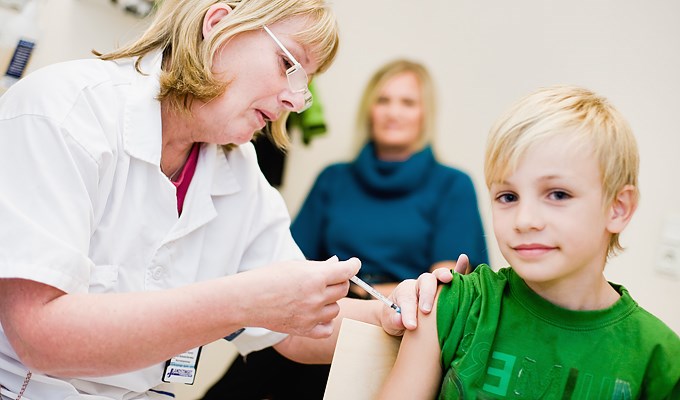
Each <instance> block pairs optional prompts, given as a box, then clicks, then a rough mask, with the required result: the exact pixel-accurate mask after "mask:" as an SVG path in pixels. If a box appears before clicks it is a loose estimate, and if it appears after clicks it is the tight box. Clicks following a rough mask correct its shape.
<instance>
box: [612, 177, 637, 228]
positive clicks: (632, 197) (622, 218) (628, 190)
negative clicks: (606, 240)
mask: <svg viewBox="0 0 680 400" xmlns="http://www.w3.org/2000/svg"><path fill="white" fill-rule="evenodd" d="M637 205H638V196H637V192H636V190H635V187H634V186H633V185H626V186H624V187H623V189H621V191H619V193H618V194H617V195H616V197H615V198H614V201H613V202H612V205H611V207H610V209H609V222H608V223H607V230H608V231H609V232H611V233H621V232H622V231H623V229H624V228H625V227H626V225H628V222H630V219H631V218H632V217H633V213H635V210H636V209H637Z"/></svg>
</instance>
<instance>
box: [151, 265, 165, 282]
mask: <svg viewBox="0 0 680 400" xmlns="http://www.w3.org/2000/svg"><path fill="white" fill-rule="evenodd" d="M162 276H163V267H161V266H158V267H156V268H154V269H153V271H151V277H152V278H153V279H155V280H157V281H158V280H160V279H161V277H162Z"/></svg>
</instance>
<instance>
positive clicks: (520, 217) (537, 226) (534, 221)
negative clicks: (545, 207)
mask: <svg viewBox="0 0 680 400" xmlns="http://www.w3.org/2000/svg"><path fill="white" fill-rule="evenodd" d="M543 226H544V223H543V218H541V212H540V207H539V206H538V205H537V204H534V203H531V202H527V201H523V202H520V204H518V205H517V213H516V215H515V230H517V231H518V232H527V231H531V230H541V229H543Z"/></svg>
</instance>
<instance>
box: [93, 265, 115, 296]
mask: <svg viewBox="0 0 680 400" xmlns="http://www.w3.org/2000/svg"><path fill="white" fill-rule="evenodd" d="M118 269H119V267H118V266H117V265H95V266H93V267H92V268H91V269H90V290H89V291H90V293H109V292H113V291H114V289H115V288H116V284H117V283H118Z"/></svg>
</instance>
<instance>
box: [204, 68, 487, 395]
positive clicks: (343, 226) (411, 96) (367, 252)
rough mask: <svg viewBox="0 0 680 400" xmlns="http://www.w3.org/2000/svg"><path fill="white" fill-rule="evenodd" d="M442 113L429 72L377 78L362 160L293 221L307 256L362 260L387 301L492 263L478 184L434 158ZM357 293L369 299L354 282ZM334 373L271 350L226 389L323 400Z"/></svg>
mask: <svg viewBox="0 0 680 400" xmlns="http://www.w3.org/2000/svg"><path fill="white" fill-rule="evenodd" d="M435 108H436V107H435V94H434V87H433V83H432V79H431V77H430V74H429V72H428V71H427V69H426V68H425V67H424V66H423V65H421V64H419V63H416V62H413V61H409V60H396V61H393V62H390V63H388V64H386V65H385V66H383V67H382V68H380V69H379V70H378V71H377V72H376V73H375V74H374V75H373V77H372V78H371V80H370V81H369V83H368V85H367V87H366V89H365V90H364V94H363V98H362V100H361V104H360V107H359V112H358V132H359V134H358V140H357V144H358V145H359V146H361V149H360V152H359V155H358V156H357V158H356V159H355V160H354V161H352V162H350V163H340V164H334V165H331V166H328V167H327V168H326V169H325V170H324V171H323V172H322V173H321V174H320V175H319V177H318V178H317V180H316V183H315V184H314V186H313V188H312V190H311V192H310V193H309V196H308V197H307V199H306V200H305V202H304V204H303V206H302V208H301V210H300V212H299V214H298V216H297V218H296V219H295V221H294V222H293V224H292V227H291V231H292V233H293V237H294V239H295V241H296V242H297V243H298V245H299V246H300V249H301V250H302V252H303V253H304V254H305V256H306V257H307V259H311V260H320V259H327V258H329V257H331V256H333V255H337V256H338V257H340V259H346V258H349V257H353V256H356V257H358V258H359V259H360V260H361V261H362V268H361V270H360V271H359V274H358V275H359V277H360V278H361V279H363V280H364V281H366V282H367V283H369V284H371V285H373V286H374V287H375V288H376V289H378V290H379V291H380V292H382V293H383V294H385V295H387V294H389V293H390V292H391V291H392V290H393V289H394V287H396V285H397V284H398V282H400V281H402V280H404V279H410V278H417V277H418V276H419V275H420V274H422V273H425V272H428V271H433V270H434V269H436V268H439V267H446V268H449V269H453V268H454V266H455V262H456V259H457V258H458V255H460V254H467V255H469V258H470V265H471V266H472V267H473V268H474V267H475V266H476V265H478V264H481V263H488V255H487V249H486V241H485V237H484V229H483V226H482V220H481V217H480V213H479V209H478V205H477V197H476V193H475V189H474V185H473V183H472V180H471V179H470V177H469V176H468V175H467V174H466V173H464V172H462V171H460V170H458V169H455V168H452V167H449V166H446V165H444V164H441V163H440V162H438V161H437V159H436V158H435V156H434V154H433V151H432V141H433V137H434V134H435V127H434V122H435ZM350 296H351V297H361V298H369V297H370V296H369V295H368V294H367V293H366V292H365V291H363V290H362V289H360V288H359V287H357V286H355V285H352V286H351V287H350ZM267 371H271V372H267ZM328 371H329V366H328V365H318V366H316V365H314V366H310V365H302V364H296V363H294V362H292V361H289V360H287V359H285V358H283V357H281V356H280V355H278V354H277V353H276V352H275V351H274V350H272V349H265V350H263V351H261V352H256V353H253V354H250V355H249V356H248V358H247V360H246V361H245V362H244V360H242V359H240V358H238V359H237V360H236V361H235V363H234V364H233V365H232V367H231V369H230V371H228V372H227V375H226V376H225V378H223V380H222V382H220V383H219V385H224V387H230V388H231V387H233V386H234V385H239V384H244V383H245V382H248V383H247V384H246V386H248V387H250V386H253V385H258V386H259V389H258V390H260V391H261V393H262V395H263V396H264V397H265V398H272V399H285V398H296V399H320V398H322V397H323V393H324V389H325V384H326V380H327V377H328ZM262 376H267V377H268V379H267V382H266V383H264V382H259V380H260V379H259V378H261V377H262ZM272 377H273V378H272ZM213 390H215V391H216V390H217V389H215V388H214V389H213ZM232 393H233V392H232ZM242 398H251V397H247V396H245V397H242ZM252 398H254V397H252Z"/></svg>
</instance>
